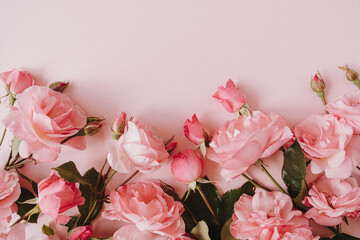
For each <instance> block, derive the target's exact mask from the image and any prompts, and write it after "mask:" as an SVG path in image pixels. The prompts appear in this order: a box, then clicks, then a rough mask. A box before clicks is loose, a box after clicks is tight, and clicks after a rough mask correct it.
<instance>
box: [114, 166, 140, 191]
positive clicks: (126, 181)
mask: <svg viewBox="0 0 360 240" xmlns="http://www.w3.org/2000/svg"><path fill="white" fill-rule="evenodd" d="M138 173H139V170H136V171H135V172H133V174H131V176H130V177H128V178H127V179H126V180H125V181H124V182H123V183H122V184H120V185H119V187H122V186H124V185H125V184H127V183H128V182H129V181H130V180H131V179H132V178H133V177H135V176H136V174H138ZM119 187H117V188H119Z"/></svg>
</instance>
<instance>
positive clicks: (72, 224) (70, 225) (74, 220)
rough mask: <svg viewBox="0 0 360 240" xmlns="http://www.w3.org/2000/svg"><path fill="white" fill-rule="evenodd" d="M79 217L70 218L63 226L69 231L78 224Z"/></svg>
mask: <svg viewBox="0 0 360 240" xmlns="http://www.w3.org/2000/svg"><path fill="white" fill-rule="evenodd" d="M79 220H80V217H74V216H72V217H71V219H70V220H69V221H68V222H67V224H66V225H65V226H66V227H68V228H69V231H70V230H71V229H73V228H75V227H77V223H78V222H79Z"/></svg>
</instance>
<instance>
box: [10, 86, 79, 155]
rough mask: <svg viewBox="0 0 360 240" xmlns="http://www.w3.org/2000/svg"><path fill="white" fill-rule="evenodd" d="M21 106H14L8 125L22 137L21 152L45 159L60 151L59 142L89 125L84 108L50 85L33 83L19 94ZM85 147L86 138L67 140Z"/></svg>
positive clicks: (75, 145)
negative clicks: (48, 86)
mask: <svg viewBox="0 0 360 240" xmlns="http://www.w3.org/2000/svg"><path fill="white" fill-rule="evenodd" d="M16 103H17V105H18V107H11V111H10V113H9V114H8V115H7V116H6V117H5V119H4V120H3V123H4V125H5V127H6V128H7V129H8V130H10V131H11V132H13V134H14V135H15V136H16V137H17V138H19V139H20V140H22V141H21V144H20V149H19V150H20V156H21V157H23V158H26V157H28V156H29V155H30V154H33V158H35V159H36V160H38V161H42V162H51V161H55V160H56V159H57V157H58V154H59V153H60V151H61V144H60V142H61V141H63V140H64V139H66V138H67V137H70V136H73V135H75V134H76V133H77V132H78V131H79V130H80V129H82V128H83V127H84V126H85V125H86V116H85V114H84V112H83V111H82V110H81V109H80V108H79V107H78V106H76V105H74V104H73V103H72V101H71V100H70V98H69V97H67V96H66V95H64V94H62V93H59V92H56V91H53V90H51V89H49V88H47V87H40V86H32V87H30V88H28V89H26V90H25V91H24V92H23V93H21V94H19V95H17V101H16ZM67 143H68V144H71V145H72V146H73V147H77V148H79V149H85V138H84V137H76V138H73V139H72V140H71V141H68V142H67Z"/></svg>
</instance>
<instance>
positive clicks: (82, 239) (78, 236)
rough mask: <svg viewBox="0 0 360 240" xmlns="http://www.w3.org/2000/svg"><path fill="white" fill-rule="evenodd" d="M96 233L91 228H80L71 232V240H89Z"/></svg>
mask: <svg viewBox="0 0 360 240" xmlns="http://www.w3.org/2000/svg"><path fill="white" fill-rule="evenodd" d="M93 233H94V231H93V229H92V228H91V226H89V225H88V226H80V227H76V228H74V229H73V230H71V234H70V236H69V240H88V239H89V238H90V237H91V236H92V235H93Z"/></svg>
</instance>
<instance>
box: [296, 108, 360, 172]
mask: <svg viewBox="0 0 360 240" xmlns="http://www.w3.org/2000/svg"><path fill="white" fill-rule="evenodd" d="M294 133H295V136H296V138H297V140H298V142H299V143H300V146H301V148H302V149H303V151H304V153H305V156H306V157H307V158H309V159H311V163H310V170H311V172H312V173H314V174H318V173H321V172H323V171H324V172H325V174H326V176H327V177H329V178H347V177H349V176H350V174H351V171H352V169H353V167H354V166H356V165H357V163H358V162H359V158H360V154H359V150H358V149H359V148H358V146H359V144H360V137H359V136H357V135H354V136H353V130H352V128H351V127H349V126H347V125H344V124H343V123H341V122H340V121H339V120H337V119H336V117H334V116H333V115H331V114H326V115H311V116H309V117H307V118H306V119H305V120H304V121H302V122H301V123H299V124H298V125H296V126H295V129H294Z"/></svg>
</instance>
